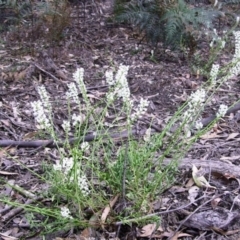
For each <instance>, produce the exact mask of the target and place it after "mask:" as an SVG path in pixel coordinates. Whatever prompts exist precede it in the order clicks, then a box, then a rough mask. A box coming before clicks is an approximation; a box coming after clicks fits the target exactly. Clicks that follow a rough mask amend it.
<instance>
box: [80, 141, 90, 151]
mask: <svg viewBox="0 0 240 240" xmlns="http://www.w3.org/2000/svg"><path fill="white" fill-rule="evenodd" d="M80 147H81V149H82V150H83V151H88V150H89V148H90V145H89V143H88V142H83V143H81V145H80Z"/></svg>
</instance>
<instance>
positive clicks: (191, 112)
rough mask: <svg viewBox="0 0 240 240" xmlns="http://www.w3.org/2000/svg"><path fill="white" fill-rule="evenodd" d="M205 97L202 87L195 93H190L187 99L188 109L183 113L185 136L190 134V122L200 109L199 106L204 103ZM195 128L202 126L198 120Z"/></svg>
mask: <svg viewBox="0 0 240 240" xmlns="http://www.w3.org/2000/svg"><path fill="white" fill-rule="evenodd" d="M205 99H206V92H205V90H204V89H199V90H197V91H196V92H195V93H192V94H191V95H190V97H189V101H188V109H187V111H186V112H184V114H183V119H182V120H183V122H184V131H185V135H186V136H187V137H190V136H191V131H190V129H189V127H190V126H191V124H192V121H193V120H194V118H195V116H196V112H197V111H198V110H199V109H201V107H202V106H203V105H204V102H205ZM196 127H197V128H200V127H202V126H201V124H200V121H198V123H197V126H196Z"/></svg>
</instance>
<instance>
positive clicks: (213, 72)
mask: <svg viewBox="0 0 240 240" xmlns="http://www.w3.org/2000/svg"><path fill="white" fill-rule="evenodd" d="M218 71H219V64H213V65H212V69H211V72H210V81H211V83H212V84H213V85H215V84H216V79H217V75H218Z"/></svg>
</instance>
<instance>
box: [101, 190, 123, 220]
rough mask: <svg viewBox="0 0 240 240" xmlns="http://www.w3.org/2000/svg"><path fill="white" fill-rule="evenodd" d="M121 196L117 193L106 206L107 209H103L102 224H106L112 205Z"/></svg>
mask: <svg viewBox="0 0 240 240" xmlns="http://www.w3.org/2000/svg"><path fill="white" fill-rule="evenodd" d="M118 198H119V194H118V195H116V196H115V197H114V198H113V199H112V200H111V201H110V203H109V205H107V206H106V207H105V209H104V210H103V213H102V216H101V224H104V223H105V221H106V219H107V216H108V214H109V212H110V211H111V209H112V207H113V206H114V205H115V203H116V202H117V200H118Z"/></svg>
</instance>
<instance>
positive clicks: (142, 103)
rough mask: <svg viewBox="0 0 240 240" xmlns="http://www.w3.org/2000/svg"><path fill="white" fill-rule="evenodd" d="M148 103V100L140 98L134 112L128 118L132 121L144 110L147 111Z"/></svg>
mask: <svg viewBox="0 0 240 240" xmlns="http://www.w3.org/2000/svg"><path fill="white" fill-rule="evenodd" d="M148 105H149V101H148V100H145V99H143V98H141V99H140V103H139V105H138V107H137V110H136V112H135V113H133V114H132V115H131V116H130V119H131V120H132V121H134V120H135V119H137V118H139V117H141V116H142V115H143V114H144V113H145V112H147V108H148Z"/></svg>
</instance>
